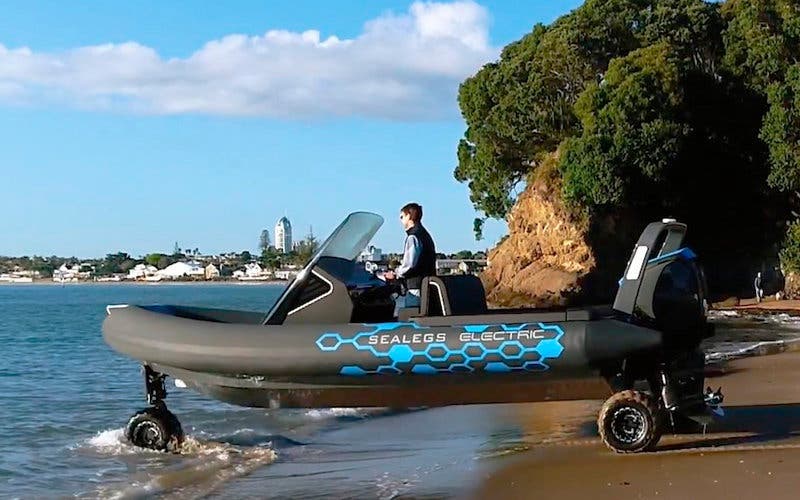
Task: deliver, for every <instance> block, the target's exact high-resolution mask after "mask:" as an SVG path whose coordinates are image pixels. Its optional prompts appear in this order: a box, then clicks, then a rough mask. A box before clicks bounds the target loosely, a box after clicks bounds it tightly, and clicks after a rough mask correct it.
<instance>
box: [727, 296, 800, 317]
mask: <svg viewBox="0 0 800 500" xmlns="http://www.w3.org/2000/svg"><path fill="white" fill-rule="evenodd" d="M721 309H727V310H731V311H746V312H748V313H751V314H760V313H767V314H776V313H786V314H791V315H795V316H797V315H800V300H764V301H762V302H756V300H755V299H745V300H741V301H740V302H739V304H738V305H734V306H730V307H721Z"/></svg>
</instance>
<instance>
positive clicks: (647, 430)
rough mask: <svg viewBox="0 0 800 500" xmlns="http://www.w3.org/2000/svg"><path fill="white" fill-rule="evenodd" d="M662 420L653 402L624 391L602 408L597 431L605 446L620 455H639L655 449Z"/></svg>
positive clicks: (638, 392)
mask: <svg viewBox="0 0 800 500" xmlns="http://www.w3.org/2000/svg"><path fill="white" fill-rule="evenodd" d="M662 421H663V418H662V415H661V411H659V408H658V404H657V403H656V402H655V401H654V400H653V398H652V397H651V396H650V395H649V394H647V393H644V392H640V391H632V390H631V391H622V392H618V393H616V394H614V395H613V396H611V397H610V398H608V400H606V402H605V403H604V404H603V407H602V408H601V409H600V415H599V416H598V418H597V427H598V429H599V431H600V438H601V439H602V440H603V443H604V444H605V445H606V446H607V447H609V448H610V449H612V450H614V451H615V452H617V453H639V452H642V451H649V450H652V449H653V448H655V446H656V444H657V443H658V440H659V439H661V432H662V431H663V424H662Z"/></svg>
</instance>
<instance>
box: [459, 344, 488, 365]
mask: <svg viewBox="0 0 800 500" xmlns="http://www.w3.org/2000/svg"><path fill="white" fill-rule="evenodd" d="M470 349H472V350H475V349H478V350H480V354H470V352H469V350H470ZM461 352H462V353H463V354H464V357H465V358H467V359H469V360H472V361H482V360H483V358H485V357H486V354H487V351H486V347H484V345H483V344H480V343H478V342H467V343H466V344H464V345H463V346H461Z"/></svg>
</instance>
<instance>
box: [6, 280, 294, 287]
mask: <svg viewBox="0 0 800 500" xmlns="http://www.w3.org/2000/svg"><path fill="white" fill-rule="evenodd" d="M288 284H289V282H288V281H285V280H252V281H239V280H209V281H177V280H176V281H172V280H169V281H167V280H164V281H133V280H126V281H65V282H64V283H61V282H60V281H52V280H34V281H33V282H31V283H13V282H9V281H0V286H15V285H16V286H20V287H23V286H65V287H66V286H86V285H90V286H94V285H101V286H104V285H127V286H130V285H147V286H152V285H188V286H199V285H212V286H219V285H237V286H238V285H242V286H253V285H284V286H285V285H288Z"/></svg>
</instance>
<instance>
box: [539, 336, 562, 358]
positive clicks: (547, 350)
mask: <svg viewBox="0 0 800 500" xmlns="http://www.w3.org/2000/svg"><path fill="white" fill-rule="evenodd" d="M536 350H537V351H538V352H539V354H541V355H542V358H557V357H559V356H561V353H562V352H563V351H564V346H562V345H561V343H560V342H559V341H558V339H547V340H542V341H541V342H539V345H537V346H536Z"/></svg>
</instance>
